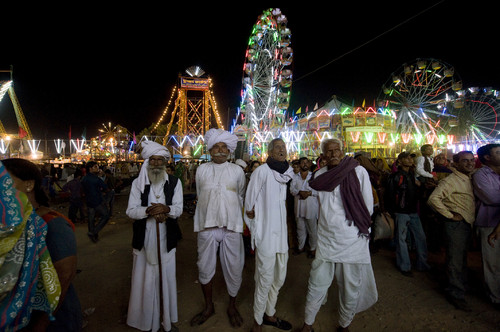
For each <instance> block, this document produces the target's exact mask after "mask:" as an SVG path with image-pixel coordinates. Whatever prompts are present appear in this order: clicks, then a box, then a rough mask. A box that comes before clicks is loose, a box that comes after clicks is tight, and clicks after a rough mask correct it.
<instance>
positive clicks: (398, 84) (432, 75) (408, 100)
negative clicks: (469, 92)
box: [379, 59, 462, 136]
mask: <svg viewBox="0 0 500 332" xmlns="http://www.w3.org/2000/svg"><path fill="white" fill-rule="evenodd" d="M461 89H462V82H461V80H460V78H459V76H458V74H457V73H456V72H455V70H454V68H453V67H451V66H450V65H448V64H446V63H444V62H443V61H440V60H435V59H417V60H416V61H414V62H413V63H411V64H403V65H402V66H401V67H400V68H399V69H398V71H396V72H395V73H393V74H392V75H391V77H390V78H389V80H388V81H387V82H386V83H385V85H384V86H383V87H382V91H381V93H380V95H379V104H381V106H382V107H384V108H388V109H390V110H391V111H392V112H393V115H394V117H395V119H396V120H395V123H396V130H397V131H398V132H399V133H400V134H410V133H411V134H420V135H434V136H436V135H438V134H444V133H447V131H448V130H449V126H448V122H449V121H450V119H453V118H454V117H453V115H452V114H451V112H450V109H451V108H453V107H452V105H453V102H454V101H455V100H456V98H457V91H460V90H461Z"/></svg>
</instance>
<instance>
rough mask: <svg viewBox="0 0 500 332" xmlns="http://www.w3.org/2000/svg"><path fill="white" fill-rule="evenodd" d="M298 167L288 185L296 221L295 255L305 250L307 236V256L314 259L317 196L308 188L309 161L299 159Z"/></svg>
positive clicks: (316, 231)
mask: <svg viewBox="0 0 500 332" xmlns="http://www.w3.org/2000/svg"><path fill="white" fill-rule="evenodd" d="M299 167H300V171H299V173H298V174H296V175H295V176H294V177H293V179H292V183H291V184H290V193H291V194H292V195H293V196H294V198H295V218H296V220H297V242H298V250H297V251H296V254H300V253H302V252H303V251H304V250H305V249H304V246H305V244H306V239H307V236H309V250H310V252H309V253H308V255H307V256H308V257H310V258H314V255H315V253H316V243H317V239H318V209H319V207H318V194H317V192H316V190H313V189H311V187H310V186H309V180H310V179H311V175H312V172H311V171H310V168H311V166H310V164H309V159H307V157H302V158H300V159H299Z"/></svg>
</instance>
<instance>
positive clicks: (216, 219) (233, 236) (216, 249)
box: [191, 128, 246, 327]
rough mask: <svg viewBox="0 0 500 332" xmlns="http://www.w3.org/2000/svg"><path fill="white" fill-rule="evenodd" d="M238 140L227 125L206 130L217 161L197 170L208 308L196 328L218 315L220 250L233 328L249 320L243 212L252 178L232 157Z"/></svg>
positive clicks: (201, 278)
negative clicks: (215, 290)
mask: <svg viewBox="0 0 500 332" xmlns="http://www.w3.org/2000/svg"><path fill="white" fill-rule="evenodd" d="M237 143H238V137H237V136H236V135H233V134H231V133H229V132H227V131H225V130H222V129H215V128H212V129H210V130H209V131H207V133H206V134H205V144H206V145H207V149H208V151H209V152H210V156H211V158H212V161H211V162H209V163H205V164H202V165H200V166H199V167H198V169H197V171H196V194H197V197H198V203H197V204H196V212H195V214H194V231H195V232H197V233H198V262H197V265H198V271H199V272H198V280H199V282H200V284H201V290H202V292H203V296H204V299H205V309H204V310H203V311H202V312H200V313H198V314H197V315H195V316H194V317H193V318H192V320H191V326H194V325H201V324H203V323H204V322H205V321H206V320H207V319H208V318H209V317H210V316H212V315H213V314H214V313H215V308H214V303H213V302H212V279H213V276H214V275H215V270H216V264H217V253H219V259H220V264H221V268H222V272H223V275H224V279H225V281H226V286H227V291H228V293H229V305H228V308H227V315H228V317H229V321H230V323H231V325H232V326H233V327H239V326H241V324H242V323H243V320H242V318H241V315H240V314H239V312H238V310H237V309H236V295H237V294H238V291H239V289H240V286H241V281H242V272H243V266H244V263H245V251H244V247H243V238H242V235H241V233H242V232H243V216H242V213H241V211H242V207H243V198H244V195H245V182H246V180H245V174H244V172H243V170H242V168H241V167H240V166H238V165H236V164H234V163H230V162H228V161H227V158H228V156H229V154H230V153H231V152H234V150H235V149H236V144H237Z"/></svg>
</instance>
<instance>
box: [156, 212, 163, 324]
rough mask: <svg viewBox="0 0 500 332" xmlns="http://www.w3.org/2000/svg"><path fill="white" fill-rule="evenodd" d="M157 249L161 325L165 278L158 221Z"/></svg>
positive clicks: (158, 223) (157, 223)
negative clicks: (163, 276) (163, 275)
mask: <svg viewBox="0 0 500 332" xmlns="http://www.w3.org/2000/svg"><path fill="white" fill-rule="evenodd" d="M156 251H157V254H158V268H159V269H160V326H161V321H162V318H163V278H162V268H161V249H160V222H158V221H156Z"/></svg>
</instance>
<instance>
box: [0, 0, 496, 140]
mask: <svg viewBox="0 0 500 332" xmlns="http://www.w3.org/2000/svg"><path fill="white" fill-rule="evenodd" d="M287 3H288V4H290V2H287ZM349 3H350V4H342V5H340V4H336V3H335V2H332V3H331V4H333V8H330V9H327V8H326V6H325V3H324V2H318V4H314V2H311V1H309V2H302V3H301V4H300V6H292V5H287V6H281V7H280V6H278V8H280V9H281V11H282V12H283V14H284V15H285V16H287V18H288V27H289V28H290V30H291V32H292V45H291V47H292V48H293V49H294V63H293V67H292V69H293V73H294V76H293V78H294V83H293V85H292V99H291V105H290V108H291V109H293V110H296V109H298V108H299V107H302V108H303V109H305V107H306V106H308V107H309V108H310V109H312V108H313V107H314V105H315V104H316V103H318V104H319V105H320V106H321V105H322V104H323V103H324V102H326V101H327V100H328V99H330V97H331V96H332V95H336V96H337V97H338V98H339V99H341V100H345V101H347V102H354V103H355V104H357V105H361V103H362V101H363V100H366V101H367V103H371V102H373V101H374V100H375V99H376V98H377V97H378V95H379V93H380V91H381V87H382V85H383V84H384V83H385V82H386V81H387V80H388V79H389V78H390V77H391V76H392V75H391V74H392V73H393V72H395V71H397V70H398V69H399V68H400V67H401V66H402V65H403V64H404V63H413V62H415V60H416V59H417V58H424V59H430V58H432V59H438V60H441V61H443V62H445V63H447V64H450V65H452V66H453V67H454V68H455V71H456V72H457V73H458V75H459V76H460V78H461V79H462V81H463V84H464V87H470V86H479V87H493V88H496V89H500V81H499V78H500V57H499V56H498V50H497V49H498V44H499V40H500V39H499V32H500V29H499V28H498V24H497V23H496V21H498V19H499V18H498V17H499V15H500V11H499V10H498V9H500V8H499V7H500V5H498V4H497V5H494V3H495V2H494V1H475V2H469V3H468V2H460V3H459V2H457V1H450V0H448V1H441V2H440V1H376V2H375V1H374V2H373V4H371V5H360V4H359V2H356V1H350V2H349ZM435 4H437V5H435ZM306 5H309V6H308V7H306ZM433 5H435V6H434V7H432V6H433ZM180 6H181V8H180V9H178V8H177V7H176V8H175V9H174V8H173V7H172V6H171V3H168V7H167V8H163V7H165V6H164V5H163V6H161V5H144V4H143V3H140V5H136V6H132V5H131V6H127V5H122V4H120V5H119V6H115V7H111V6H105V7H103V5H101V4H99V5H90V3H87V2H85V3H82V4H81V5H80V6H78V5H73V4H72V5H66V6H62V7H60V6H59V7H53V8H50V7H47V5H45V4H44V6H43V7H40V8H32V7H25V8H15V9H10V8H9V9H2V11H1V14H0V22H2V26H3V29H4V31H3V32H4V33H3V38H2V42H1V47H0V69H9V67H10V65H13V68H14V72H13V78H14V89H15V91H16V94H17V96H18V99H19V101H20V104H21V107H22V109H23V111H24V114H25V116H26V118H27V121H28V123H29V126H30V128H31V131H32V133H33V135H34V136H35V137H36V138H41V139H44V138H48V139H52V138H67V137H68V131H69V127H70V126H71V128H72V136H73V137H78V136H79V135H81V133H82V132H83V131H84V130H86V134H87V137H90V136H95V135H97V129H98V128H102V124H103V123H106V124H107V123H108V122H111V123H112V124H113V125H116V124H120V125H123V126H124V127H126V128H128V129H129V131H131V132H132V131H134V132H136V133H137V132H139V131H141V130H142V129H143V128H145V127H148V126H149V125H151V124H152V123H153V122H156V121H157V120H158V118H159V116H160V114H161V112H162V111H163V109H164V107H165V106H166V104H167V102H168V99H169V97H170V94H171V91H172V88H173V87H174V85H175V84H176V81H177V76H178V74H179V73H183V72H184V70H185V69H186V68H188V67H190V66H193V65H197V66H200V67H201V68H202V69H204V70H205V72H206V73H207V74H208V75H209V76H210V77H211V78H212V79H213V81H214V93H215V97H216V100H217V104H218V107H219V111H220V113H221V116H222V118H223V121H224V123H227V119H226V117H227V114H228V110H229V114H231V117H232V115H233V114H234V112H235V110H236V108H237V107H238V106H239V103H240V90H241V79H242V67H243V62H244V56H245V51H246V46H247V41H248V38H249V36H250V33H251V30H252V27H253V25H254V24H255V22H256V21H257V17H258V16H259V15H260V14H261V13H262V12H263V11H264V10H265V9H267V8H269V7H267V6H269V4H265V5H259V4H257V3H255V2H249V3H245V4H243V9H236V6H235V5H234V4H232V5H231V6H227V7H224V6H222V5H217V6H216V7H217V8H214V6H208V5H201V6H200V5H196V4H193V3H191V2H190V3H189V5H187V4H186V5H183V4H181V5H180ZM431 7H432V8H431ZM429 8H430V9H429ZM422 12H423V13H422ZM410 18H411V19H410ZM405 21H406V22H405ZM400 24H401V25H400ZM398 25H399V26H398ZM372 39H373V40H372ZM365 43H367V44H366V45H364V44H365ZM360 46H361V47H360ZM335 59H336V60H335ZM333 60H335V61H333ZM332 61H333V62H332ZM330 62H331V63H330ZM328 63H330V64H328ZM326 64H328V65H326ZM325 65H326V66H325ZM1 75H2V76H0V80H1V79H7V78H8V77H7V76H6V75H5V74H1ZM0 119H1V120H2V122H3V123H4V125H5V127H6V128H7V131H9V132H16V131H17V126H16V124H15V122H14V121H15V120H13V119H14V115H13V110H12V106H11V103H10V101H9V100H8V98H5V99H4V100H2V102H1V103H0Z"/></svg>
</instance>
